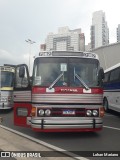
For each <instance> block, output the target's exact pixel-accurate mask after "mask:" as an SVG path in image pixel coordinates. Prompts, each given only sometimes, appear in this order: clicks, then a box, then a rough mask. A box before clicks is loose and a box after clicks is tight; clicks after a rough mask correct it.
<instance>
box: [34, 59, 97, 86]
mask: <svg viewBox="0 0 120 160" xmlns="http://www.w3.org/2000/svg"><path fill="white" fill-rule="evenodd" d="M98 67H99V62H98V60H97V59H90V58H78V57H72V58H71V57H64V58H63V57H50V58H47V57H44V58H43V57H42V58H37V59H36V60H35V63H34V69H33V85H34V86H45V87H49V88H52V87H56V86H69V87H84V88H87V87H95V86H97V85H98V76H97V75H98Z"/></svg>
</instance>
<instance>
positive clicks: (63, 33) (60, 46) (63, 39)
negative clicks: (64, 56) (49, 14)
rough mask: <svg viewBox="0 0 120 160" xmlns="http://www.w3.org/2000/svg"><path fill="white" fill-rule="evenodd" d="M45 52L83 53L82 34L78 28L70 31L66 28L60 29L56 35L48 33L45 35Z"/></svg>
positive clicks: (83, 41) (83, 38)
mask: <svg viewBox="0 0 120 160" xmlns="http://www.w3.org/2000/svg"><path fill="white" fill-rule="evenodd" d="M46 50H47V51H49V50H68V51H84V50H85V36H84V33H81V29H80V28H79V29H74V30H70V29H69V28H68V27H61V28H59V29H58V33H57V34H54V33H49V34H48V35H47V38H46Z"/></svg>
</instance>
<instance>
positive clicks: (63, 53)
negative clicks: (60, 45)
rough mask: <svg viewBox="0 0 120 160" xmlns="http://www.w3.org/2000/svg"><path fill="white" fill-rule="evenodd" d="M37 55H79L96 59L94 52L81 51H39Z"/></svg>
mask: <svg viewBox="0 0 120 160" xmlns="http://www.w3.org/2000/svg"><path fill="white" fill-rule="evenodd" d="M38 57H81V58H92V59H98V55H97V54H95V53H92V52H81V51H42V52H39V56H38ZM36 58H37V57H36Z"/></svg>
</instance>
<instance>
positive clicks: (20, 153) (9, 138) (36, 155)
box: [0, 117, 84, 160]
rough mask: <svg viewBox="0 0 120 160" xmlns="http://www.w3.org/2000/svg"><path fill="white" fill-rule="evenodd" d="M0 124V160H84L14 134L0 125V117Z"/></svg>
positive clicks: (17, 133) (0, 121)
mask: <svg viewBox="0 0 120 160" xmlns="http://www.w3.org/2000/svg"><path fill="white" fill-rule="evenodd" d="M0 123H1V124H0V159H2V160H4V159H9V160H26V159H27V160H34V159H35V160H38V159H41V160H49V159H50V160H53V159H54V160H73V159H82V160H84V158H77V157H75V155H74V154H72V153H67V152H65V151H64V150H61V151H60V150H59V149H58V148H52V146H46V145H45V144H40V142H36V141H34V139H30V138H29V137H25V135H24V134H22V133H19V132H16V131H15V132H14V130H12V129H9V128H7V127H5V126H3V125H2V117H0ZM58 151H59V152H58ZM49 156H50V157H49ZM70 156H73V157H70Z"/></svg>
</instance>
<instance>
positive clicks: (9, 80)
mask: <svg viewBox="0 0 120 160" xmlns="http://www.w3.org/2000/svg"><path fill="white" fill-rule="evenodd" d="M13 76H14V73H13V72H7V71H1V75H0V86H1V87H13Z"/></svg>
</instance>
